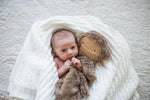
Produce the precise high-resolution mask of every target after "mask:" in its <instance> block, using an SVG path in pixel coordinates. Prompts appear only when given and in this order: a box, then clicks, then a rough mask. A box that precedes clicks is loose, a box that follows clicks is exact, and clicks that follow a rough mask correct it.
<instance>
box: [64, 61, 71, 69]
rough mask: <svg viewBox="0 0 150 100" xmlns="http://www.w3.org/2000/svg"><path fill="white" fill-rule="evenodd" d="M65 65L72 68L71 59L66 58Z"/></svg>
mask: <svg viewBox="0 0 150 100" xmlns="http://www.w3.org/2000/svg"><path fill="white" fill-rule="evenodd" d="M64 66H65V67H66V68H68V69H70V68H71V66H72V62H71V60H66V61H65V63H64Z"/></svg>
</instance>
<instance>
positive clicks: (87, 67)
mask: <svg viewBox="0 0 150 100" xmlns="http://www.w3.org/2000/svg"><path fill="white" fill-rule="evenodd" d="M77 58H78V59H79V60H80V62H81V66H82V70H83V73H84V75H85V77H86V79H87V80H88V83H89V85H91V84H92V83H93V82H94V81H95V80H96V77H95V64H94V62H93V61H92V60H91V59H90V58H88V57H87V56H78V57H77Z"/></svg>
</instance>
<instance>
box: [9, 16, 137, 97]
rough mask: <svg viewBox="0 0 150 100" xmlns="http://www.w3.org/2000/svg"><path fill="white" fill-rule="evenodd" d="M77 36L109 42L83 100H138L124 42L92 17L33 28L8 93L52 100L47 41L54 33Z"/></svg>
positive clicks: (42, 23) (53, 21)
mask: <svg viewBox="0 0 150 100" xmlns="http://www.w3.org/2000/svg"><path fill="white" fill-rule="evenodd" d="M60 28H65V29H69V30H72V31H74V32H75V33H77V32H88V31H90V30H95V31H97V32H99V33H100V34H102V35H103V36H104V37H105V38H106V39H107V41H108V46H109V47H110V49H111V59H110V60H109V61H108V62H107V63H106V64H105V65H104V66H103V67H102V66H100V65H97V67H96V69H95V71H96V77H97V80H96V82H95V83H94V84H93V85H92V86H91V87H90V96H89V97H88V98H87V99H86V100H129V99H131V100H138V98H139V96H138V93H137V92H136V88H137V85H138V77H137V74H136V72H135V70H134V69H133V67H132V63H131V58H130V51H129V47H128V44H127V43H126V41H125V39H124V38H123V37H122V36H121V34H119V33H118V32H117V31H116V30H114V29H113V28H111V27H109V26H107V25H105V24H103V23H102V22H101V21H100V20H99V19H98V18H96V17H93V16H56V17H52V18H49V19H46V20H43V21H39V22H36V23H34V24H33V26H32V28H31V31H30V32H29V34H28V36H27V38H26V40H25V43H24V46H23V48H22V50H21V52H20V54H19V56H18V58H17V61H16V64H15V66H14V68H13V71H12V74H11V77H10V82H9V87H8V92H9V93H10V96H11V97H17V98H21V99H24V100H55V94H54V92H55V84H56V82H57V80H58V74H57V70H56V67H55V64H54V61H53V57H52V55H51V47H50V39H51V36H52V33H53V32H54V31H56V30H57V29H60Z"/></svg>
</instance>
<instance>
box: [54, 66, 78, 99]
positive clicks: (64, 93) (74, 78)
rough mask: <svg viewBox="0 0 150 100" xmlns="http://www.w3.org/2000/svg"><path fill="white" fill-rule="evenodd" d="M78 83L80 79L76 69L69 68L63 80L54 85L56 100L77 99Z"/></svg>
mask: <svg viewBox="0 0 150 100" xmlns="http://www.w3.org/2000/svg"><path fill="white" fill-rule="evenodd" d="M79 82H80V77H79V74H78V70H77V68H76V67H71V68H70V71H69V72H68V73H67V75H66V77H65V78H64V80H61V79H60V80H58V82H57V84H56V90H55V94H56V98H58V99H56V100H62V98H79V97H80V94H79V87H78V86H79ZM59 98H60V99H59ZM65 100H70V99H65ZM77 100H78V99H77Z"/></svg>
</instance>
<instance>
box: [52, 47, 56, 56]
mask: <svg viewBox="0 0 150 100" xmlns="http://www.w3.org/2000/svg"><path fill="white" fill-rule="evenodd" d="M51 53H52V56H53V57H56V52H55V51H54V50H53V49H52V52H51Z"/></svg>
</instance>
